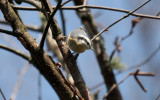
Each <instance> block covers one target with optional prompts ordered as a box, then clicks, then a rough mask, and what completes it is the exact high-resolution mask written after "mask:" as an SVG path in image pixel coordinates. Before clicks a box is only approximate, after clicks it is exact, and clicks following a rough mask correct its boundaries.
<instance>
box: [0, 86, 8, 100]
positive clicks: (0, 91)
mask: <svg viewBox="0 0 160 100" xmlns="http://www.w3.org/2000/svg"><path fill="white" fill-rule="evenodd" d="M0 93H1V95H2V97H3V99H4V100H7V99H6V97H5V96H4V93H3V91H2V90H1V88H0Z"/></svg>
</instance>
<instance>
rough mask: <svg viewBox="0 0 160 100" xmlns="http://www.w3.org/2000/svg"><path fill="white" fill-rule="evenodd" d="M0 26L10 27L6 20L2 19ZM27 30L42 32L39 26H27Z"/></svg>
mask: <svg viewBox="0 0 160 100" xmlns="http://www.w3.org/2000/svg"><path fill="white" fill-rule="evenodd" d="M0 24H5V25H9V23H8V22H7V21H5V20H1V19H0ZM25 26H26V28H27V29H29V30H32V31H39V32H41V31H42V28H41V27H37V26H33V25H25Z"/></svg>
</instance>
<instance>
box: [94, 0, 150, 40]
mask: <svg viewBox="0 0 160 100" xmlns="http://www.w3.org/2000/svg"><path fill="white" fill-rule="evenodd" d="M150 1H151V0H148V1H146V2H145V3H143V4H142V5H140V6H139V7H137V8H136V9H135V10H133V11H131V12H129V13H128V14H127V15H125V16H123V17H122V18H120V19H118V20H117V21H115V22H114V23H112V24H111V25H109V26H108V27H106V28H104V29H103V30H102V31H101V32H99V33H98V34H97V35H95V36H94V37H93V38H92V39H91V40H92V41H93V40H94V39H95V38H96V37H98V36H99V35H100V34H102V33H103V32H105V31H107V30H108V29H109V28H110V27H112V26H113V25H115V24H117V23H118V22H120V21H121V20H123V19H125V18H127V17H128V16H129V15H131V14H132V13H134V12H135V11H137V10H138V9H140V8H141V7H143V6H144V5H146V4H147V3H148V2H150Z"/></svg>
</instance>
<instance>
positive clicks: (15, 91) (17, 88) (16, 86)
mask: <svg viewBox="0 0 160 100" xmlns="http://www.w3.org/2000/svg"><path fill="white" fill-rule="evenodd" d="M29 67H30V64H29V63H28V62H27V63H26V64H25V65H24V66H23V68H22V69H21V70H20V72H19V76H18V79H17V82H16V84H15V86H14V89H13V91H12V94H11V99H10V100H16V97H17V94H18V91H19V89H20V87H21V83H22V80H23V77H24V75H25V74H26V72H27V71H28V69H29Z"/></svg>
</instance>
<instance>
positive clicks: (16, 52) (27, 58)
mask: <svg viewBox="0 0 160 100" xmlns="http://www.w3.org/2000/svg"><path fill="white" fill-rule="evenodd" d="M0 48H1V49H4V50H7V51H10V52H12V53H14V54H16V55H18V56H20V57H22V58H23V59H25V60H27V61H29V62H31V61H30V57H29V56H28V55H26V54H24V53H22V52H20V51H17V50H15V49H12V48H9V47H7V46H3V45H0Z"/></svg>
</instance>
